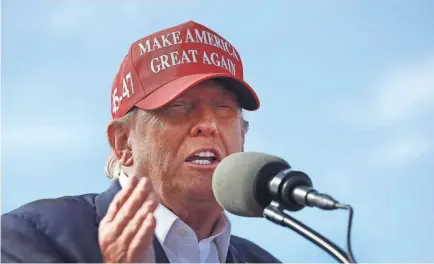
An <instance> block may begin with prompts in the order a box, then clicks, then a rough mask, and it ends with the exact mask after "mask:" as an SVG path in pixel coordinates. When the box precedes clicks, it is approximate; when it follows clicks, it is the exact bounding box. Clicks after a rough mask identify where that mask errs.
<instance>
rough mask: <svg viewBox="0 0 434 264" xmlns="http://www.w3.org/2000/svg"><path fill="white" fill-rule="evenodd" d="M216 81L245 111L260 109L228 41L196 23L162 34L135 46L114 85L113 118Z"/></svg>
mask: <svg viewBox="0 0 434 264" xmlns="http://www.w3.org/2000/svg"><path fill="white" fill-rule="evenodd" d="M214 78H218V79H220V80H222V81H223V83H225V86H226V87H227V88H228V89H230V90H231V91H233V92H234V93H235V94H236V95H237V96H238V100H239V102H240V105H241V107H242V108H244V109H246V110H251V111H253V110H256V109H258V108H259V105H260V103H259V99H258V97H257V95H256V93H255V92H254V91H253V89H252V88H251V87H250V86H249V85H248V84H247V83H246V82H245V81H244V79H243V64H242V62H241V57H240V55H239V53H238V51H237V50H236V49H235V48H234V46H232V45H231V44H230V43H229V42H228V41H227V40H225V39H224V38H222V37H221V36H220V35H218V34H217V33H215V32H214V31H212V30H210V29H209V28H207V27H205V26H203V25H201V24H198V23H196V22H193V21H189V22H186V23H184V24H181V25H178V26H175V27H171V28H168V29H165V30H162V31H159V32H157V33H154V34H152V35H149V36H147V37H144V38H142V39H140V40H138V41H136V42H134V43H133V44H132V45H131V47H130V49H129V51H128V54H127V55H126V56H125V58H124V60H123V62H122V64H121V66H120V68H119V72H118V73H117V75H116V77H115V79H114V81H113V85H112V90H111V92H112V93H111V99H112V100H111V109H112V117H113V118H114V119H116V118H119V117H122V116H124V115H125V114H126V113H127V112H128V111H129V110H131V109H132V108H133V107H134V106H137V107H139V108H141V109H144V110H153V109H157V108H160V107H163V106H165V105H167V104H168V103H170V102H171V101H173V100H175V99H176V98H177V97H178V96H180V95H181V94H182V93H184V92H185V91H187V90H188V89H190V88H191V87H193V86H194V85H196V84H198V83H200V82H202V81H205V80H209V79H214Z"/></svg>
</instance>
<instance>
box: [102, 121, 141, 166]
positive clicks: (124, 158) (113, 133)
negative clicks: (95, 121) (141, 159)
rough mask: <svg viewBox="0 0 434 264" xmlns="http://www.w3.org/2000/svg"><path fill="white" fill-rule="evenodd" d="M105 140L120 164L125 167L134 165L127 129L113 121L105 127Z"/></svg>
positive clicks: (128, 130)
mask: <svg viewBox="0 0 434 264" xmlns="http://www.w3.org/2000/svg"><path fill="white" fill-rule="evenodd" d="M107 138H108V141H109V143H110V146H111V148H112V150H113V153H114V154H115V155H116V158H117V159H118V160H119V161H120V163H121V164H122V165H123V166H125V167H130V166H132V165H133V164H134V160H133V152H132V150H131V143H130V141H131V139H130V129H129V127H127V126H125V125H123V124H122V123H120V122H118V121H116V120H113V121H111V122H110V123H109V125H108V126H107Z"/></svg>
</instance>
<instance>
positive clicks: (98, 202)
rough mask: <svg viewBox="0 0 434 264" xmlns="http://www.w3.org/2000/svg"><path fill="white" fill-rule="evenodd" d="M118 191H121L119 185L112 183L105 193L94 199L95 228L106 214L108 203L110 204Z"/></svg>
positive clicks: (115, 182) (116, 182)
mask: <svg viewBox="0 0 434 264" xmlns="http://www.w3.org/2000/svg"><path fill="white" fill-rule="evenodd" d="M120 190H121V185H120V184H119V182H118V181H113V182H112V183H111V184H110V187H109V188H108V189H107V190H106V191H105V192H102V193H100V194H99V195H97V196H96V197H95V210H96V216H95V222H96V225H97V226H99V223H100V222H101V219H102V218H103V217H104V216H105V214H106V213H107V210H108V207H109V205H110V203H111V202H112V200H113V198H114V197H115V195H116V194H117V193H118V192H119V191H120Z"/></svg>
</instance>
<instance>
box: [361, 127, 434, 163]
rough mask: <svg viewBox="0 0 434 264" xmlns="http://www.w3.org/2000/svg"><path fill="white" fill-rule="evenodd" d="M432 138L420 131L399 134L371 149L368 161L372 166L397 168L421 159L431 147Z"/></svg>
mask: <svg viewBox="0 0 434 264" xmlns="http://www.w3.org/2000/svg"><path fill="white" fill-rule="evenodd" d="M432 141H433V140H432V138H431V137H430V136H429V134H427V133H423V132H422V131H421V130H415V131H409V132H400V134H397V135H392V136H391V137H390V138H389V139H388V140H385V141H384V142H382V144H379V145H378V146H374V147H372V148H371V152H370V153H368V155H370V156H369V157H368V160H369V161H370V162H372V163H373V165H380V166H387V167H397V166H400V165H406V164H408V163H411V162H413V161H416V160H418V159H419V158H421V157H423V156H424V155H425V154H426V153H427V152H428V151H429V150H430V148H431V147H432Z"/></svg>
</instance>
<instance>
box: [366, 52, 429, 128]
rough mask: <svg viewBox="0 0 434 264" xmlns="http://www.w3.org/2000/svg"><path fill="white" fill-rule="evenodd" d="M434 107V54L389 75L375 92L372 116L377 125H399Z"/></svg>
mask: <svg viewBox="0 0 434 264" xmlns="http://www.w3.org/2000/svg"><path fill="white" fill-rule="evenodd" d="M433 109H434V56H433V57H430V58H427V59H425V60H423V61H420V62H419V63H416V64H414V65H408V66H404V67H402V68H399V69H397V70H395V71H393V72H392V73H390V74H388V75H386V76H385V77H384V79H383V80H381V82H380V84H379V86H378V88H377V90H376V92H375V95H374V98H373V112H372V116H371V117H372V120H373V122H376V123H377V124H378V125H381V124H396V123H399V122H403V121H408V120H411V119H412V118H417V117H419V116H421V115H425V114H426V113H432V112H430V111H431V110H433Z"/></svg>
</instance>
